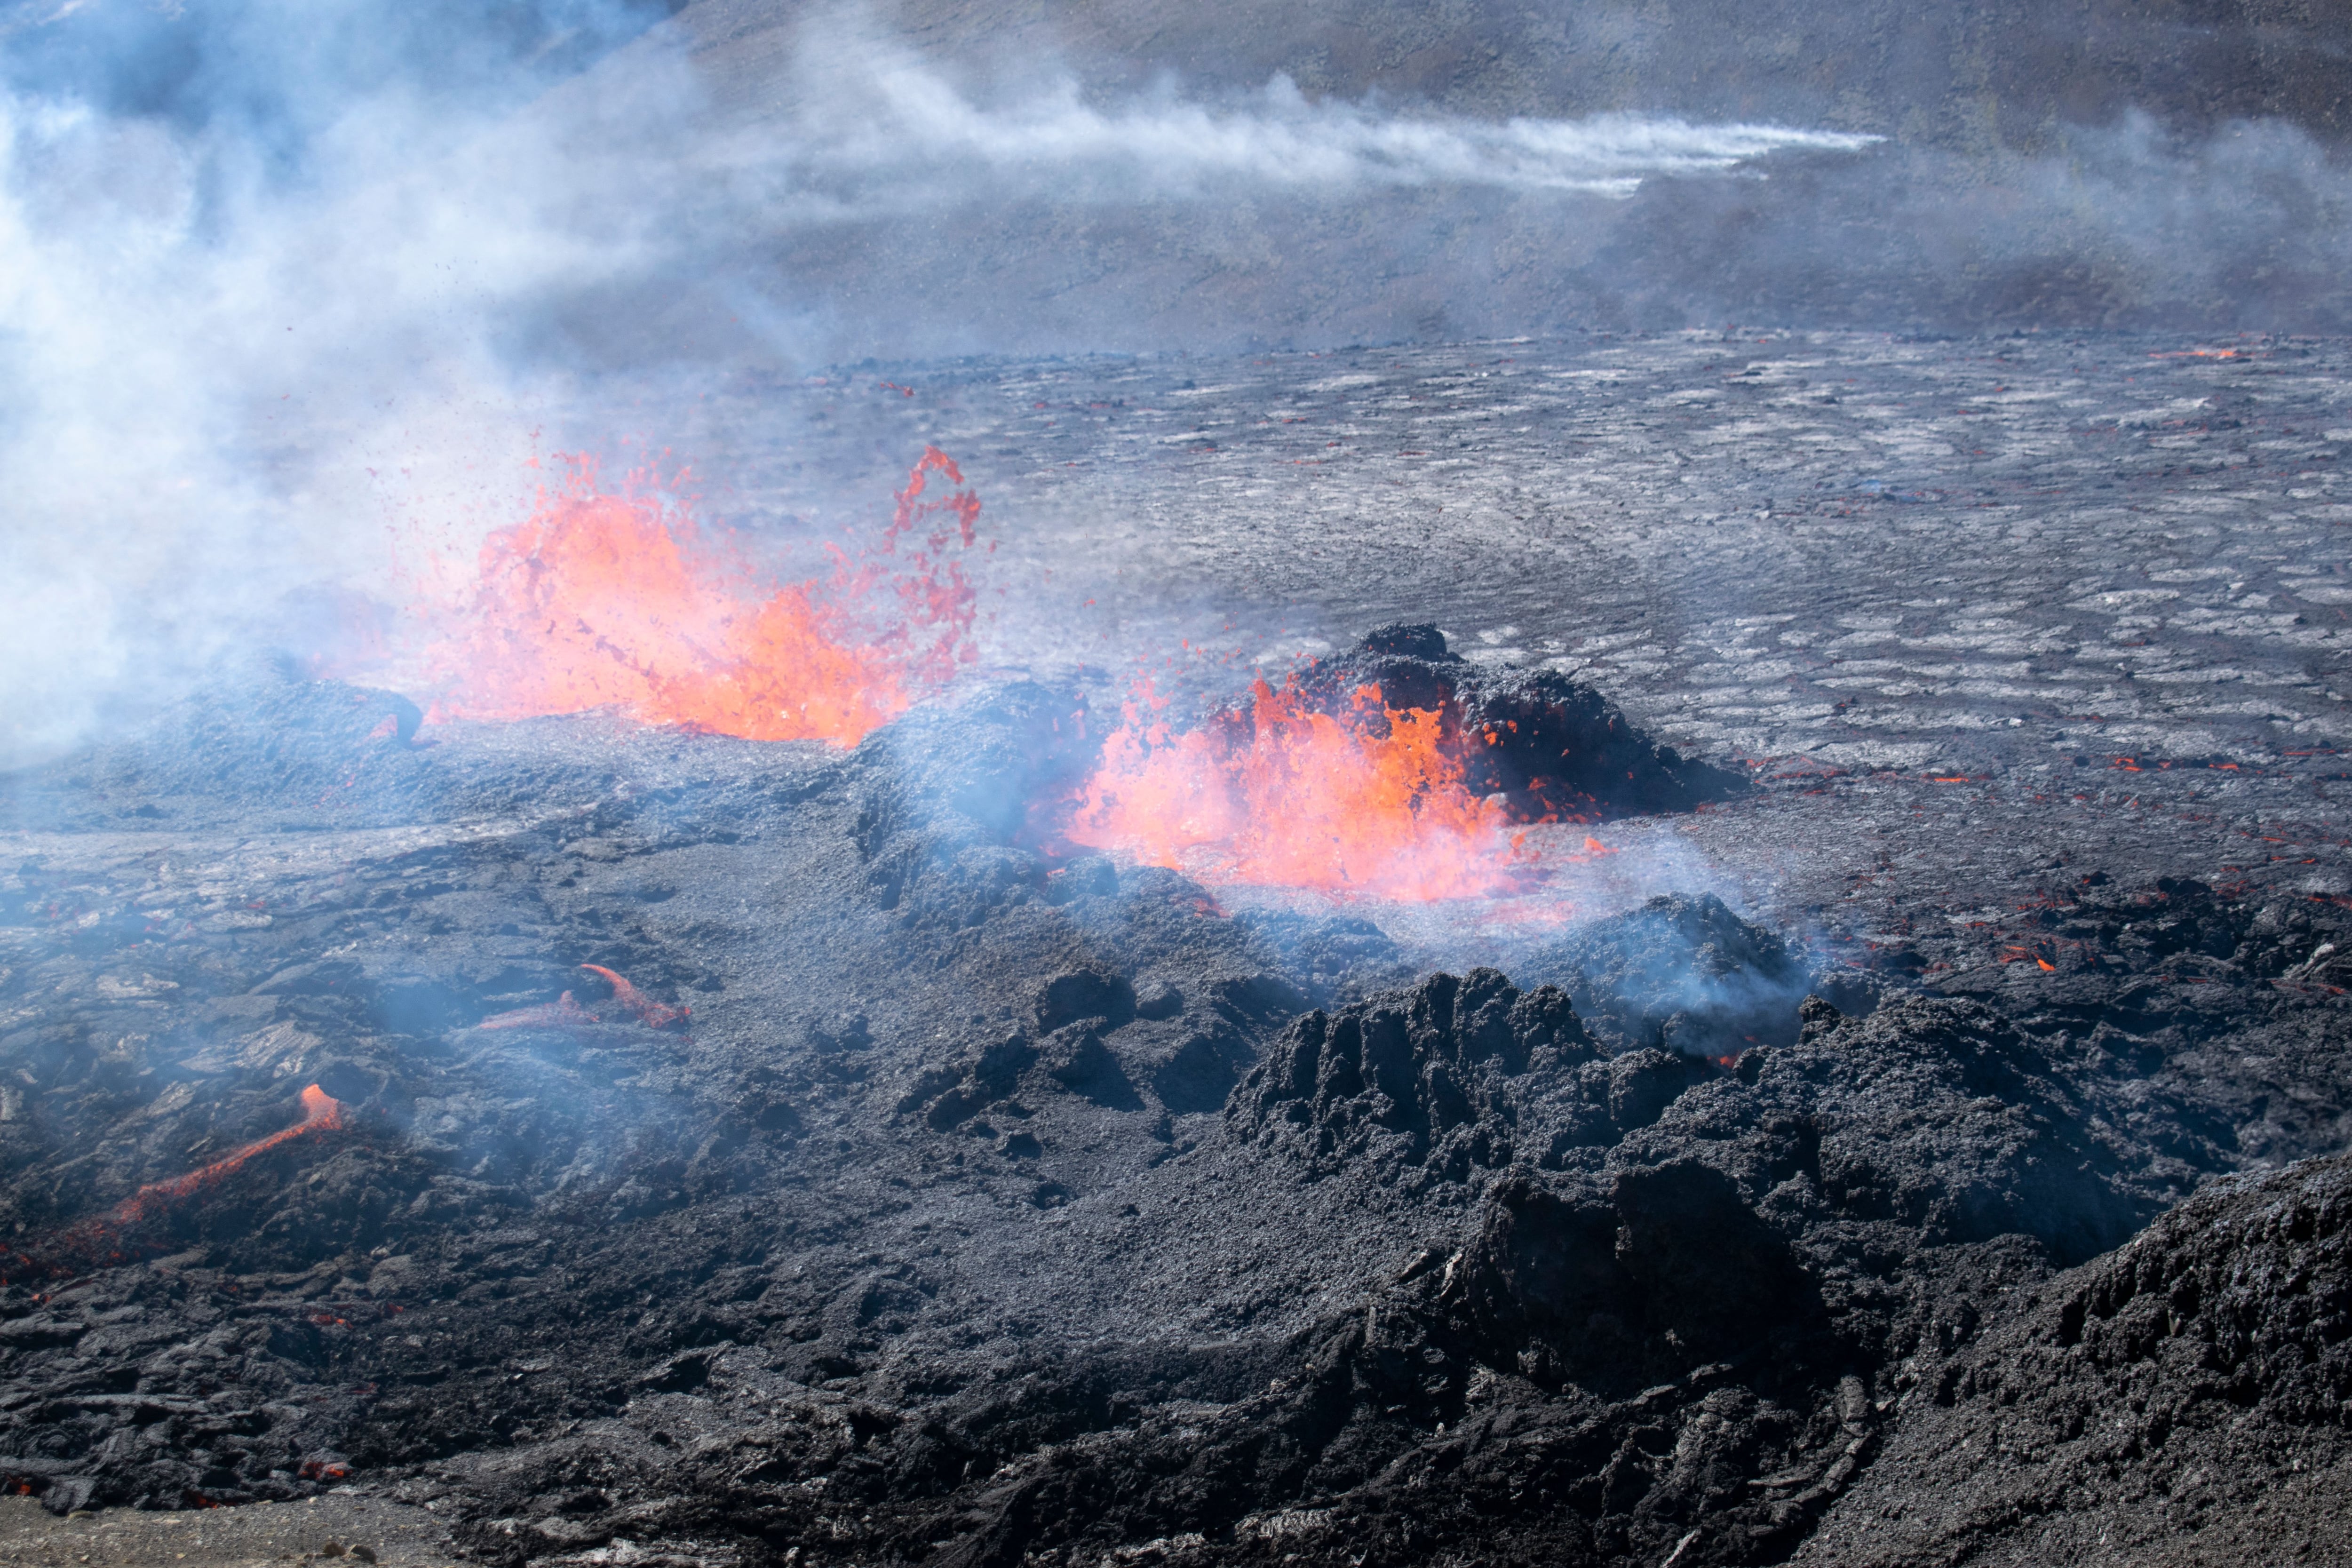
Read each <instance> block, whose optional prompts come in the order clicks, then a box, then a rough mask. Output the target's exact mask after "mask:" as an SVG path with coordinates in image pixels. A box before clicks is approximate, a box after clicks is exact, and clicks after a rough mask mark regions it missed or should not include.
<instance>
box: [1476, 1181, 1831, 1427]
mask: <svg viewBox="0 0 2352 1568" xmlns="http://www.w3.org/2000/svg"><path fill="white" fill-rule="evenodd" d="M1447 1275H1448V1278H1447V1281H1446V1284H1445V1287H1444V1295H1443V1297H1442V1300H1444V1301H1445V1302H1446V1303H1447V1304H1448V1305H1449V1306H1452V1307H1454V1309H1456V1321H1458V1322H1460V1323H1461V1324H1462V1325H1463V1327H1465V1329H1466V1330H1467V1331H1470V1333H1471V1334H1472V1336H1473V1337H1474V1339H1475V1341H1476V1342H1478V1343H1480V1344H1481V1345H1483V1346H1484V1347H1486V1352H1487V1354H1488V1356H1489V1358H1490V1359H1492V1360H1495V1361H1496V1362H1497V1363H1499V1364H1503V1365H1510V1364H1512V1363H1513V1361H1514V1360H1516V1363H1517V1366H1518V1368H1519V1370H1520V1371H1521V1372H1522V1373H1525V1374H1527V1375H1528V1376H1530V1377H1533V1378H1535V1379H1536V1380H1537V1381H1538V1383H1542V1384H1547V1385H1551V1386H1557V1385H1558V1384H1560V1383H1563V1382H1567V1381H1573V1382H1576V1383H1578V1384H1581V1385H1583V1386H1586V1387H1591V1388H1596V1389H1614V1390H1618V1391H1626V1390H1632V1389H1637V1388H1641V1387H1643V1386H1646V1385H1648V1384H1655V1383H1660V1382H1665V1381H1671V1380H1673V1379H1675V1378H1679V1377H1682V1376H1684V1375H1685V1374H1686V1373H1689V1372H1690V1371H1691V1369H1692V1368H1694V1367H1696V1366H1698V1365H1701V1364H1703V1363H1707V1362H1711V1361H1716V1360H1720V1359H1724V1358H1738V1359H1752V1358H1756V1357H1759V1355H1764V1354H1770V1355H1775V1356H1777V1357H1779V1358H1780V1359H1783V1360H1787V1359H1789V1358H1790V1357H1792V1356H1794V1355H1796V1354H1798V1353H1799V1352H1800V1348H1801V1347H1800V1344H1799V1342H1801V1341H1803V1340H1805V1339H1807V1338H1808V1337H1813V1338H1818V1337H1819V1336H1820V1335H1821V1334H1822V1333H1823V1331H1824V1327H1823V1325H1824V1323H1825V1321H1826V1316H1827V1310H1826V1309H1825V1308H1824V1307H1823V1305H1822V1299H1821V1294H1820V1292H1819V1291H1818V1290H1817V1289H1815V1288H1814V1286H1813V1285H1812V1283H1811V1280H1810V1279H1808V1278H1807V1277H1806V1274H1805V1271H1804V1269H1803V1268H1802V1267H1801V1265H1800V1264H1799V1262H1798V1260H1797V1258H1796V1256H1795V1254H1794V1253H1793V1252H1792V1251H1791V1250H1790V1245H1789V1242H1788V1240H1787V1239H1786V1238H1785V1237H1782V1236H1780V1234H1779V1233H1777V1232H1775V1231H1774V1230H1773V1229H1772V1227H1771V1226H1769V1225H1768V1224H1766V1223H1765V1221H1764V1220H1763V1219H1762V1218H1761V1217H1759V1215H1757V1213H1756V1212H1755V1210H1754V1209H1752V1208H1751V1207H1749V1206H1748V1204H1747V1202H1746V1201H1745V1200H1744V1199H1743V1198H1742V1197H1741V1195H1740V1193H1739V1188H1738V1184H1736V1183H1734V1182H1733V1181H1732V1180H1731V1178H1729V1177H1728V1176H1727V1175H1725V1174H1724V1173H1721V1172H1720V1171H1717V1170H1715V1169H1713V1168H1712V1167H1710V1166H1707V1165H1705V1164H1702V1163H1698V1162H1697V1161H1695V1160H1687V1159H1685V1160H1675V1161H1672V1162H1669V1163H1666V1164H1664V1165H1655V1166H1639V1167H1634V1168H1632V1169H1628V1170H1622V1171H1620V1172H1618V1173H1616V1175H1615V1177H1614V1179H1613V1181H1609V1182H1603V1181H1599V1180H1594V1179H1590V1178H1586V1179H1582V1180H1579V1181H1574V1182H1571V1183H1569V1184H1564V1185H1560V1186H1550V1185H1546V1184H1543V1183H1542V1182H1540V1181H1538V1179H1537V1178H1535V1177H1533V1176H1531V1175H1528V1174H1525V1173H1520V1174H1514V1175H1512V1176H1510V1177H1508V1178H1507V1179H1505V1180H1504V1181H1502V1182H1499V1183H1497V1184H1496V1185H1495V1186H1494V1187H1493V1188H1492V1189H1491V1190H1490V1191H1489V1192H1488V1193H1487V1194H1486V1217H1485V1220H1484V1222H1483V1224H1482V1226H1480V1229H1479V1231H1478V1234H1477V1236H1476V1237H1475V1239H1474V1240H1473V1241H1472V1242H1471V1243H1470V1245H1469V1246H1468V1247H1465V1248H1464V1249H1463V1251H1462V1253H1461V1254H1460V1255H1459V1256H1458V1257H1457V1258H1454V1261H1453V1262H1452V1263H1450V1264H1449V1265H1448V1266H1447ZM1814 1348H1816V1349H1817V1348H1818V1347H1814Z"/></svg>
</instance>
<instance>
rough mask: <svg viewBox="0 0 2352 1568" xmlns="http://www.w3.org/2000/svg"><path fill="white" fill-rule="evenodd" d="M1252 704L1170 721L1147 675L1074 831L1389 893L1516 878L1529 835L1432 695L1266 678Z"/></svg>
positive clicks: (1301, 882) (1075, 838)
mask: <svg viewBox="0 0 2352 1568" xmlns="http://www.w3.org/2000/svg"><path fill="white" fill-rule="evenodd" d="M1252 699H1253V700H1252V701H1251V702H1250V704H1249V705H1248V708H1247V710H1246V711H1239V710H1236V711H1234V712H1229V713H1225V714H1221V715H1219V716H1218V717H1217V718H1216V719H1215V720H1213V721H1211V722H1209V723H1207V724H1204V725H1202V726H1201V727H1199V728H1197V729H1193V730H1189V731H1183V732H1181V733H1177V732H1174V731H1171V729H1170V727H1169V725H1168V724H1167V723H1166V721H1164V720H1163V719H1162V718H1161V716H1160V715H1161V712H1162V710H1164V709H1165V707H1166V706H1167V704H1166V700H1164V699H1161V698H1160V697H1158V696H1157V695H1156V694H1155V693H1154V692H1153V691H1152V689H1151V688H1150V684H1149V683H1148V682H1147V683H1145V684H1144V685H1143V686H1142V687H1141V688H1140V689H1139V690H1138V692H1137V693H1136V695H1135V696H1134V697H1132V698H1130V699H1129V700H1128V701H1127V703H1126V704H1125V705H1124V706H1123V708H1122V710H1121V722H1120V724H1119V726H1118V729H1116V730H1114V731H1112V732H1111V733H1110V734H1109V736H1108V737H1107V738H1106V739H1105V741H1104V742H1103V752H1102V760H1101V762H1100V763H1099V764H1098V765H1097V769H1096V771H1095V773H1094V774H1093V775H1092V777H1090V778H1089V779H1088V780H1087V784H1086V785H1085V787H1084V789H1083V790H1082V791H1081V793H1080V796H1079V799H1078V802H1077V805H1076V809H1075V810H1074V811H1073V812H1072V814H1071V817H1070V820H1069V822H1068V825H1067V826H1066V828H1065V830H1064V831H1065V836H1066V837H1067V838H1069V839H1070V840H1071V841H1072V842H1074V843H1077V844H1083V845H1087V846H1089V847H1096V848H1101V849H1109V850H1115V851H1118V852H1119V853H1121V854H1125V855H1129V856H1132V857H1133V858H1135V859H1137V860H1139V861H1142V862H1144V863H1146V864H1149V865H1155V866H1166V867H1169V868H1173V869H1178V870H1181V871H1184V872H1186V873H1187V874H1189V875H1192V876H1195V877H1198V878H1200V879H1202V880H1205V881H1211V882H1225V883H1233V882H1239V883H1250V884H1257V885H1265V886H1276V887H1292V888H1307V889H1317V890H1319V891H1323V892H1328V893H1334V894H1341V895H1358V896H1363V897H1370V898H1380V899H1392V900H1434V899H1462V898H1483V897H1490V896H1493V895H1495V894H1498V893H1506V892H1511V891H1515V890H1517V889H1519V888H1520V887H1521V886H1522V884H1523V882H1524V880H1525V879H1526V876H1527V874H1528V863H1527V861H1526V860H1525V859H1524V858H1523V856H1522V849H1523V845H1522V842H1521V838H1520V836H1519V835H1518V834H1517V832H1516V831H1515V825H1514V823H1513V821H1512V818H1511V816H1510V814H1509V812H1508V811H1507V808H1506V807H1505V805H1504V804H1503V803H1502V801H1501V800H1499V799H1496V798H1486V797H1480V796H1478V795H1473V794H1471V793H1470V791H1469V789H1468V788H1467V786H1466V785H1465V783H1464V769H1463V765H1462V763H1461V761H1460V760H1459V758H1458V757H1457V756H1456V755H1455V749H1454V745H1453V744H1452V738H1451V737H1449V736H1448V734H1447V733H1446V728H1447V727H1446V725H1445V723H1444V715H1443V714H1442V713H1441V712H1439V711H1438V710H1433V709H1421V708H1390V707H1388V706H1387V705H1386V703H1385V702H1384V701H1383V700H1382V698H1381V689H1380V688H1379V687H1377V686H1370V685H1367V686H1360V687H1358V688H1357V689H1355V691H1354V693H1353V695H1352V698H1351V700H1349V703H1348V705H1347V706H1346V707H1345V708H1344V709H1343V710H1342V711H1340V712H1339V713H1336V714H1335V713H1330V712H1325V711H1322V710H1319V709H1318V708H1317V707H1315V706H1313V705H1311V704H1310V703H1309V701H1308V700H1307V697H1306V696H1305V694H1304V693H1303V692H1302V691H1301V690H1300V689H1299V686H1298V683H1297V680H1296V679H1295V678H1294V679H1286V681H1285V682H1284V684H1283V686H1282V688H1281V689H1279V690H1277V689H1275V688H1274V687H1272V686H1270V685H1268V684H1267V683H1266V682H1265V679H1263V678H1261V679H1258V680H1257V681H1256V682H1255V684H1254V686H1253V688H1252Z"/></svg>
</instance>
